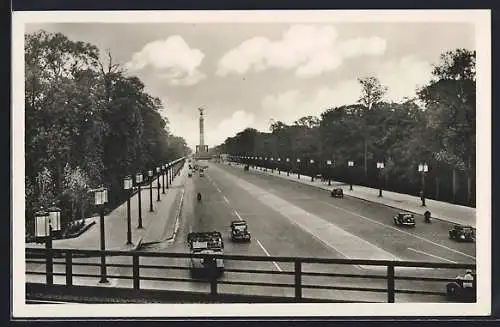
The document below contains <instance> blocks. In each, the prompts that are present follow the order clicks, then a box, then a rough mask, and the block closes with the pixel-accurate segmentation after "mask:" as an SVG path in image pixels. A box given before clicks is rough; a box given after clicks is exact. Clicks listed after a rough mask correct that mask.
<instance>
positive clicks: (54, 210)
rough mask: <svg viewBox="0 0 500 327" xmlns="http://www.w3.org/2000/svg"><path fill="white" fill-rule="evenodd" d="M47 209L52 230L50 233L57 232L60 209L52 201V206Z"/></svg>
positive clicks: (59, 224) (58, 230) (59, 227)
mask: <svg viewBox="0 0 500 327" xmlns="http://www.w3.org/2000/svg"><path fill="white" fill-rule="evenodd" d="M47 211H48V212H49V220H50V225H51V227H52V232H53V234H52V235H54V234H58V233H59V232H60V231H61V209H59V207H56V205H55V203H52V206H51V207H49V208H48V209H47ZM54 232H55V233H54Z"/></svg>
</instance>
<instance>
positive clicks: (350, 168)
mask: <svg viewBox="0 0 500 327" xmlns="http://www.w3.org/2000/svg"><path fill="white" fill-rule="evenodd" d="M347 166H348V167H349V190H350V191H352V176H353V175H352V168H353V167H354V161H352V160H349V161H348V162H347ZM377 168H378V166H377Z"/></svg>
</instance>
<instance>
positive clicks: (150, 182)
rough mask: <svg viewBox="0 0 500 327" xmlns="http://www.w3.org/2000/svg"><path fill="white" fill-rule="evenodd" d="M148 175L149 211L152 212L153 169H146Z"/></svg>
mask: <svg viewBox="0 0 500 327" xmlns="http://www.w3.org/2000/svg"><path fill="white" fill-rule="evenodd" d="M148 176H149V212H153V211H154V210H153V171H152V170H148Z"/></svg>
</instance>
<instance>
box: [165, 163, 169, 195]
mask: <svg viewBox="0 0 500 327" xmlns="http://www.w3.org/2000/svg"><path fill="white" fill-rule="evenodd" d="M165 170H166V178H167V181H166V182H167V185H166V187H167V190H168V185H169V184H170V164H167V165H165Z"/></svg>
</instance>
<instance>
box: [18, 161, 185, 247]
mask: <svg viewBox="0 0 500 327" xmlns="http://www.w3.org/2000/svg"><path fill="white" fill-rule="evenodd" d="M186 171H187V165H184V167H183V168H182V169H181V170H180V171H179V175H177V176H176V177H175V178H174V180H173V181H172V184H171V185H169V188H168V189H167V188H165V194H163V193H162V190H163V186H162V188H161V189H160V200H161V201H159V202H158V201H156V200H157V180H156V179H155V180H154V181H153V183H152V184H153V210H154V211H153V212H150V211H149V202H150V199H149V184H147V185H145V186H142V187H141V194H140V196H141V209H142V226H143V228H141V229H139V228H137V226H138V219H139V213H138V196H139V194H138V193H136V194H135V195H133V196H132V198H131V199H130V217H131V227H132V228H131V231H132V243H133V244H132V245H127V202H126V201H125V202H124V203H123V204H122V205H120V206H119V207H117V208H116V209H115V210H113V211H112V212H110V213H109V214H108V215H107V216H104V229H105V240H106V250H134V249H136V248H138V247H139V245H140V244H141V242H142V240H143V239H144V238H145V237H147V239H152V238H154V237H157V233H156V232H157V230H158V231H159V232H163V231H165V228H166V227H165V226H166V224H167V223H168V221H170V220H175V219H170V218H172V217H171V215H172V214H173V213H175V211H174V209H175V208H174V207H175V204H178V203H179V201H176V199H177V198H178V194H179V193H180V192H181V190H182V189H183V187H182V185H183V184H184V181H185V176H186V174H187V172H186ZM165 180H166V179H165ZM161 182H162V178H160V184H161ZM92 220H93V221H95V222H96V223H95V224H94V225H93V226H92V227H90V229H89V230H88V231H86V232H85V233H83V234H82V235H80V236H79V237H76V238H72V239H62V240H54V241H53V245H52V246H53V248H59V249H81V250H99V249H100V244H101V243H100V239H101V238H100V218H99V217H93V218H88V219H87V221H88V222H89V223H90V222H91V221H92ZM160 236H161V235H160ZM26 247H27V248H44V247H45V245H44V244H37V243H27V244H26Z"/></svg>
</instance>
